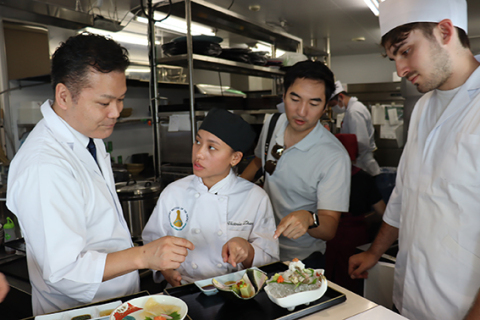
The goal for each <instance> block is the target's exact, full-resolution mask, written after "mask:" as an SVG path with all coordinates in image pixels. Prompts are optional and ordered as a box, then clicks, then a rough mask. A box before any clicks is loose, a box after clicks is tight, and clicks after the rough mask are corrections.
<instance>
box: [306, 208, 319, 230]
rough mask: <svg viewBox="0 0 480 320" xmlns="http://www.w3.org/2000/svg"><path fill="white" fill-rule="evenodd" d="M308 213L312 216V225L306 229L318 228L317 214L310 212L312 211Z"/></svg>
mask: <svg viewBox="0 0 480 320" xmlns="http://www.w3.org/2000/svg"><path fill="white" fill-rule="evenodd" d="M309 212H310V213H311V214H312V216H313V224H312V225H311V226H310V227H308V228H309V229H312V228H316V227H318V216H317V214H316V213H314V212H312V211H309Z"/></svg>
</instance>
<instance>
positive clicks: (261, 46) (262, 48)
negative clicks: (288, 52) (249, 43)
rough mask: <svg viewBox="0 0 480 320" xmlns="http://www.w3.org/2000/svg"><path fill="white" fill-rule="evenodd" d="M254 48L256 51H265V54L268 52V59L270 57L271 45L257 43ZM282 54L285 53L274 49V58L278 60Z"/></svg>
mask: <svg viewBox="0 0 480 320" xmlns="http://www.w3.org/2000/svg"><path fill="white" fill-rule="evenodd" d="M254 48H256V49H257V50H258V51H266V52H268V54H269V55H270V57H271V56H272V45H271V44H268V43H263V42H257V43H256V44H255V47H254ZM284 53H285V51H283V50H282V49H276V50H275V57H277V58H278V57H280V56H281V55H282V54H284Z"/></svg>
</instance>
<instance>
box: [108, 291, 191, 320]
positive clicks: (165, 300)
mask: <svg viewBox="0 0 480 320" xmlns="http://www.w3.org/2000/svg"><path fill="white" fill-rule="evenodd" d="M150 298H154V299H155V301H156V302H158V303H161V304H167V305H175V306H179V307H180V312H179V313H180V319H181V320H182V319H184V318H185V316H186V315H187V312H188V307H187V304H186V303H185V302H184V301H183V300H181V299H179V298H176V297H171V296H167V295H162V294H157V295H151V296H145V297H140V298H135V299H132V300H129V301H127V302H125V303H123V304H122V305H121V306H119V307H117V308H116V309H115V310H114V311H113V312H112V314H111V315H110V320H121V319H123V318H124V317H125V316H127V315H129V316H132V317H134V318H135V319H136V320H144V319H140V318H136V317H135V315H138V314H140V312H141V311H142V310H138V311H135V312H132V313H129V314H124V312H125V311H126V310H127V309H128V308H129V305H131V306H134V307H138V308H142V309H143V306H144V305H145V303H146V302H147V300H148V299H150ZM117 318H118V319H117Z"/></svg>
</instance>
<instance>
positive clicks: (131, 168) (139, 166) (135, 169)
mask: <svg viewBox="0 0 480 320" xmlns="http://www.w3.org/2000/svg"><path fill="white" fill-rule="evenodd" d="M125 166H126V167H127V171H128V172H130V173H131V174H132V175H137V174H139V173H140V172H142V171H143V169H145V165H144V164H143V163H125Z"/></svg>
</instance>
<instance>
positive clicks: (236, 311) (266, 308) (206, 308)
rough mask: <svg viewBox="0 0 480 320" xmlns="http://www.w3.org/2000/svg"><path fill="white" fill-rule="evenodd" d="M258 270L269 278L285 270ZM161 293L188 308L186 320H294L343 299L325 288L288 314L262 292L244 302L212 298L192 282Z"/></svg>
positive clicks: (218, 296) (279, 267) (275, 265)
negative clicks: (321, 292)
mask: <svg viewBox="0 0 480 320" xmlns="http://www.w3.org/2000/svg"><path fill="white" fill-rule="evenodd" d="M258 268H259V269H261V270H263V271H265V272H266V273H267V274H268V276H269V277H270V276H272V275H273V274H274V273H276V272H282V271H285V270H287V266H286V265H285V264H283V263H281V262H275V263H272V264H269V265H265V266H261V267H258ZM164 292H165V294H168V295H171V296H174V297H177V298H180V299H182V300H183V301H185V303H186V304H187V305H188V318H189V319H190V320H214V319H229V320H235V319H239V320H240V319H241V320H244V319H249V320H257V319H258V320H265V319H282V320H290V319H298V318H301V317H304V316H306V315H309V314H312V313H315V312H318V311H320V310H323V309H326V308H329V307H331V306H334V305H336V304H339V303H342V302H344V301H345V300H347V298H346V296H345V294H343V293H341V292H339V291H337V290H334V289H332V288H330V287H329V288H328V290H327V292H326V293H325V295H324V296H323V297H321V298H320V299H318V300H316V301H313V302H311V303H310V304H309V305H308V306H306V305H301V306H297V307H295V310H293V311H288V310H287V309H285V308H281V307H279V306H277V305H276V304H275V303H273V302H272V301H270V299H269V298H268V296H267V293H266V292H265V290H262V291H260V292H259V293H258V294H257V296H255V298H253V299H251V300H246V301H244V300H231V299H226V297H225V296H224V295H221V294H220V293H218V294H216V295H214V296H206V295H205V294H203V293H202V292H201V291H200V289H199V288H198V287H197V286H196V285H195V284H193V283H191V284H187V285H184V286H180V287H175V288H167V289H165V290H164Z"/></svg>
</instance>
